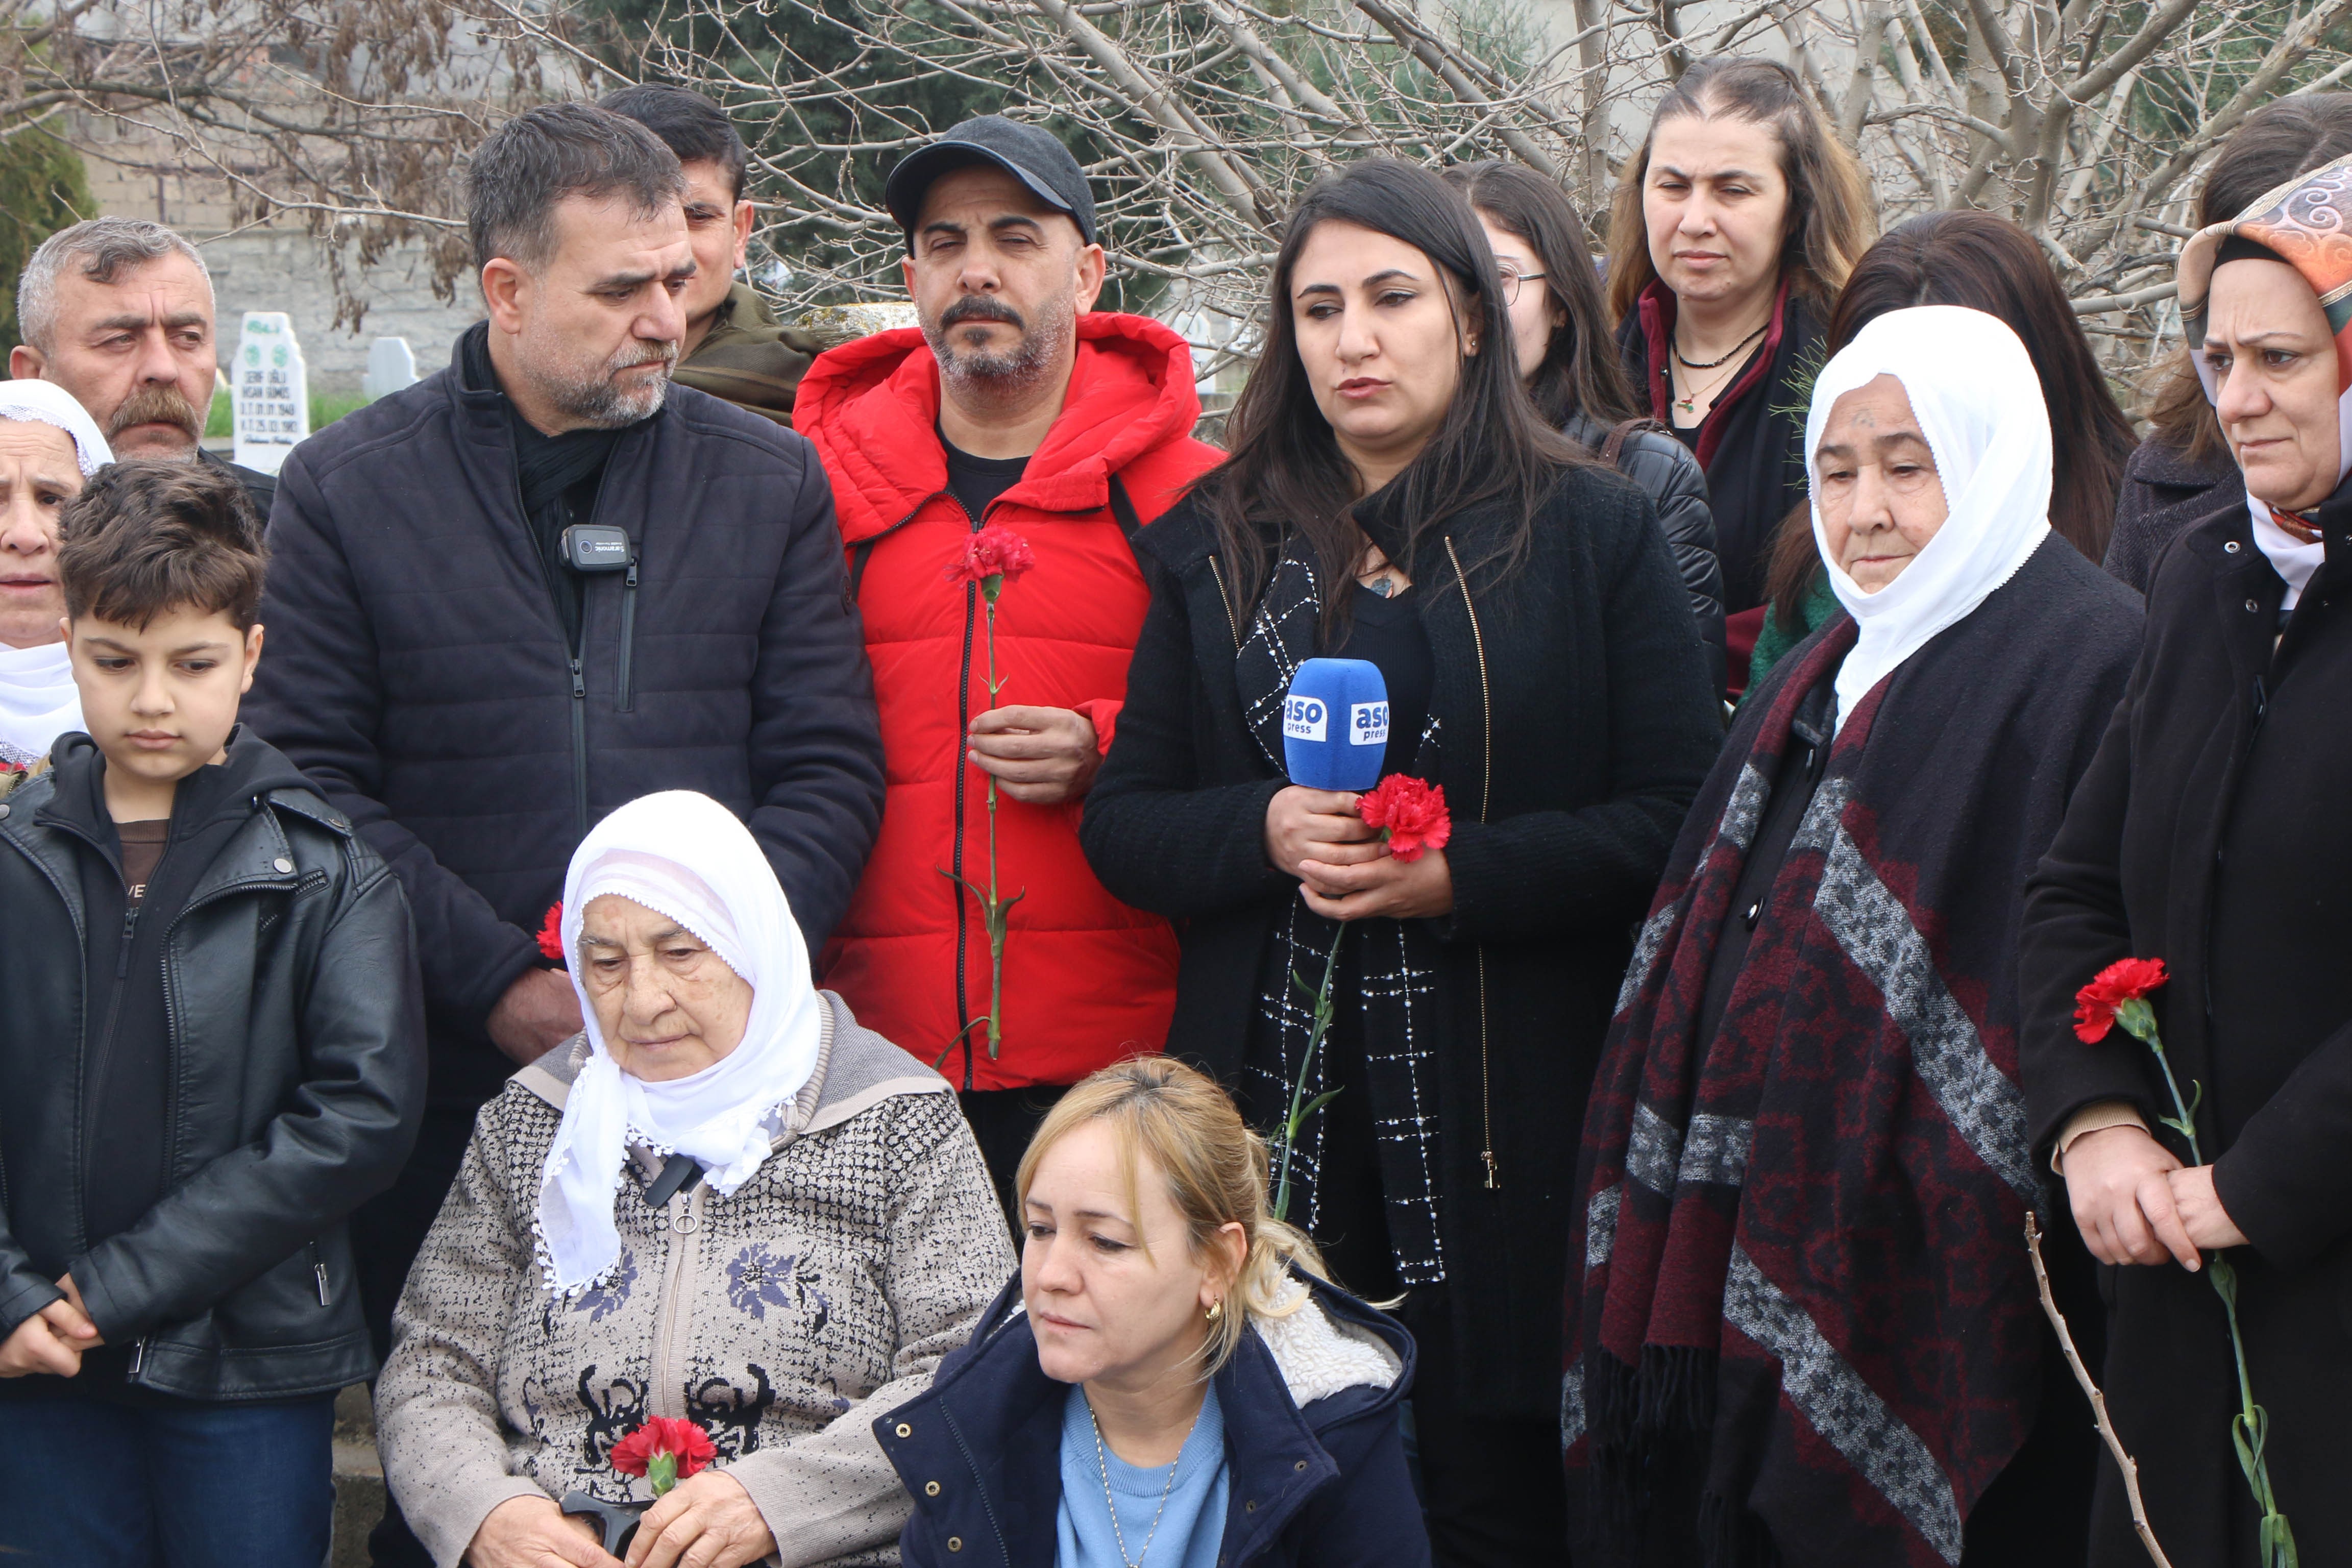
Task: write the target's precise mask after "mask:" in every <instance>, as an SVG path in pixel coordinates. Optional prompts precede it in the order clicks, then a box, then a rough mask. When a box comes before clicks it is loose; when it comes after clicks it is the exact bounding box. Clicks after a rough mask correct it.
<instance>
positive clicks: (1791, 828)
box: [1561, 306, 2140, 1568]
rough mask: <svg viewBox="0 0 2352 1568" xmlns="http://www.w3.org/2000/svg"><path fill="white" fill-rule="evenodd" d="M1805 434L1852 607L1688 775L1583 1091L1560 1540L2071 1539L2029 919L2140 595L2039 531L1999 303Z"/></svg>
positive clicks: (2100, 723) (1868, 364)
mask: <svg viewBox="0 0 2352 1568" xmlns="http://www.w3.org/2000/svg"><path fill="white" fill-rule="evenodd" d="M1805 449H1806V451H1807V453H1808V454H1809V455H1810V457H1811V483H1812V516H1813V531H1814V536H1815V540H1816V542H1817V543H1818V545H1819V547H1820V549H1821V552H1822V561H1823V563H1824V564H1825V566H1826V567H1827V569H1828V574H1829V579H1830V582H1831V584H1832V587H1833V588H1834V589H1835V591H1836V593H1837V596H1838V600H1839V603H1840V605H1841V606H1842V610H1841V613H1840V614H1839V615H1838V616H1835V617H1834V618H1833V619H1832V620H1831V621H1830V623H1829V624H1828V625H1826V626H1823V627H1822V629H1821V630H1819V631H1818V632H1816V633H1814V634H1813V636H1812V637H1810V638H1808V639H1807V640H1806V641H1805V642H1804V643H1802V644H1801V645H1800V646H1799V647H1796V648H1795V649H1793V650H1791V651H1790V654H1789V655H1788V656H1787V657H1786V658H1784V659H1783V660H1782V661H1781V662H1780V664H1779V665H1777V666H1775V667H1774V668H1773V670H1772V672H1771V675H1770V676H1769V678H1768V679H1767V681H1766V683H1765V684H1764V686H1763V687H1762V688H1761V689H1759V692H1758V693H1757V695H1756V696H1755V698H1754V699H1753V700H1751V701H1749V702H1748V705H1747V706H1746V708H1745V709H1743V710H1742V711H1741V713H1740V716H1739V719H1738V722H1737V724H1736V725H1735V726H1734V728H1733V730H1732V733H1731V736H1730V740H1729V742H1728V743H1727V746H1726V748H1725V751H1724V753H1723V756H1722V758H1721V760H1720V761H1719V762H1718V763H1717V766H1716V768H1715V771H1714V773H1713V774H1712V775H1711V776H1710V778H1709V780H1708V784H1707V786H1706V790H1705V791H1704V792H1702V794H1701V795H1700V796H1699V799H1698V801H1697V803H1696V805H1694V806H1693V807H1692V809H1691V814H1690V816H1689V818H1688V819H1687V820H1686V821H1685V824H1684V826H1683V831H1682V836H1681V837H1680V839H1679V841H1678V842H1677V843H1676V845H1675V852H1674V857H1673V859H1672V862H1671V863H1670V865H1669V867H1668V868H1667V872H1666V876H1665V881H1664V886H1663V888H1662V889H1660V891H1659V894H1658V897H1657V900H1656V901H1655V903H1654V905H1653V907H1652V910H1651V914H1650V917H1649V919H1648V921H1647V922H1646V923H1645V924H1644V925H1643V930H1642V933H1641V937H1640V941H1639V943H1638V945H1637V948H1636V951H1635V952H1634V957H1633V965H1632V967H1631V969H1630V970H1629V972H1628V973H1627V975H1626V979H1625V984H1624V988H1623V991H1622V994H1620V996H1619V998H1618V1006H1617V1015H1616V1017H1615V1020H1614V1022H1613V1023H1612V1028H1611V1035H1610V1042H1609V1046H1608V1047H1607V1051H1606V1053H1605V1055H1604V1057H1603V1059H1602V1062H1601V1074H1600V1078H1599V1080H1598V1081H1597V1082H1596V1083H1595V1085H1594V1088H1593V1095H1592V1100H1591V1110H1590V1111H1589V1113H1588V1114H1587V1117H1586V1121H1585V1131H1584V1151H1583V1158H1582V1161H1581V1163H1580V1178H1581V1180H1580V1194H1579V1195H1580V1198H1581V1200H1582V1201H1581V1202H1580V1205H1579V1211H1578V1220H1577V1223H1576V1225H1575V1227H1574V1232H1573V1237H1572V1250H1571V1253H1570V1260H1569V1262H1570V1279H1572V1280H1575V1279H1579V1278H1580V1285H1576V1286H1572V1287H1571V1289H1570V1295H1569V1301H1568V1314H1567V1316H1568V1322H1567V1336H1566V1342H1567V1345H1568V1354H1569V1358H1570V1359H1569V1364H1568V1367H1567V1372H1566V1377H1565V1384H1564V1387H1563V1390H1562V1405H1561V1412H1562V1422H1563V1427H1564V1433H1563V1435H1564V1436H1565V1438H1566V1440H1567V1444H1568V1464H1569V1468H1570V1498H1571V1506H1572V1509H1573V1511H1574V1514H1575V1517H1576V1522H1577V1525H1578V1527H1579V1530H1580V1538H1579V1540H1578V1541H1577V1542H1576V1546H1577V1551H1578V1556H1577V1559H1576V1560H1577V1562H1578V1563H1580V1565H1581V1564H1586V1563H1601V1564H1612V1563H1625V1564H1633V1563H1640V1564H1643V1568H1660V1565H1669V1564H1672V1565H1679V1564H1684V1563H1705V1564H1707V1565H1708V1568H1734V1565H1738V1568H1748V1565H1751V1564H1767V1563H1772V1564H1786V1565H1788V1568H1896V1565H1914V1564H1916V1565H1917V1568H1935V1565H1937V1564H1946V1565H1949V1564H1958V1563H1969V1564H1971V1565H1975V1564H1979V1563H1981V1564H1986V1565H1988V1568H1990V1565H1991V1564H1996V1563H1997V1564H2000V1568H2017V1565H2019V1564H2039V1563H2050V1564H2053V1568H2054V1565H2056V1564H2061V1563H2063V1564H2066V1565H2067V1568H2074V1564H2077V1563H2080V1562H2081V1558H2082V1550H2083V1541H2084V1511H2085V1502H2086V1499H2087V1494H2088V1491H2089V1479H2090V1468H2091V1464H2092V1462H2093V1461H2092V1455H2091V1453H2090V1452H2089V1448H2088V1444H2089V1443H2090V1441H2091V1438H2090V1436H2089V1431H2088V1428H2089V1412H2088V1410H2087V1409H2086V1408H2085V1407H2084V1405H2083V1404H2082V1400H2081V1396H2080V1394H2074V1392H2073V1390H2072V1385H2071V1384H2070V1383H2069V1382H2068V1381H2067V1373H2066V1372H2065V1369H2064V1367H2063V1363H2061V1362H2060V1361H2059V1359H2058V1357H2057V1354H2056V1352H2055V1348H2054V1344H2052V1343H2049V1342H2048V1341H2049V1331H2048V1330H2047V1328H2046V1327H2045V1326H2044V1324H2043V1321H2042V1315H2041V1311H2040V1309H2039V1308H2038V1306H2037V1305H2036V1302H2035V1295H2034V1283H2033V1279H2032V1271H2031V1268H2030V1265H2029V1263H2028V1260H2027V1256H2026V1251H2025V1247H2024V1225H2025V1215H2026V1212H2027V1210H2028V1209H2029V1208H2030V1207H2039V1206H2041V1205H2042V1198H2043V1194H2044V1190H2045V1183H2046V1181H2047V1177H2046V1174H2045V1173H2044V1169H2043V1168H2042V1167H2037V1166H2036V1165H2035V1164H2034V1163H2033V1161H2032V1153H2031V1150H2030V1148H2029V1145H2028V1141H2027V1135H2026V1115H2025V1100H2024V1095H2023V1092H2022V1091H2021V1089H2020V1088H2019V1085H2018V1064H2017V1049H2018V1025H2019V999H2018V988H2017V983H2016V967H2017V941H2018V930H2019V926H2020V922H2021V919H2022V915H2023V909H2022V905H2023V887H2024V883H2025V879H2026V877H2027V876H2028V875H2029V874H2030V873H2031V872H2032V868H2033V867H2034V865H2035V864H2036V862H2038V861H2039V860H2040V859H2041V858H2042V851H2043V850H2044V849H2045V848H2046V847H2048V845H2049V843H2050V839H2051V837H2052V836H2053V834H2054V833H2056V831H2057V829H2058V824H2059V821H2060V819H2061V817H2062V816H2063V813H2064V811H2065V807H2066V800H2067V796H2068V795H2069V794H2070V793H2071V792H2072V789H2073V786H2074V781H2075V780H2076V779H2077V778H2078V777H2079V776H2081V774H2082V773H2083V771H2084V768H2085V767H2087V766H2088V765H2089V763H2090V759H2091V755H2092V752H2093V751H2094V749H2095V746H2096V745H2097V743H2098V737H2099V735H2100V732H2101V731H2102V730H2103V728H2104V726H2105V721H2106V717H2107V715H2108V713H2109V711H2110V710H2112V709H2113V708H2114V706H2115V704H2116V700H2117V699H2118V697H2119V696H2120V695H2121V694H2122V691H2123V688H2124V683H2125V679H2126V675H2127V673H2128V671H2129V668H2130V665H2131V660H2132V658H2133V655H2134V653H2135V651H2136V649H2137V644H2138V635H2139V619H2140V618H2139V613H2138V610H2137V605H2136V603H2135V601H2134V599H2133V596H2132V595H2131V594H2130V592H2129V591H2128V590H2126V589H2124V588H2123V587H2121V586H2120V585H2119V584H2116V583H2115V582H2114V581H2113V580H2112V579H2110V578H2108V577H2107V576H2105V574H2103V573H2101V572H2100V571H2099V570H2098V568H2096V567H2095V566H2094V565H2092V564H2091V563H2089V562H2087V561H2085V560H2084V559H2083V557H2082V556H2081V555H2080V554H2078V553H2077V552H2075V551H2074V549H2073V548H2071V547H2070V546H2069V545H2067V544H2066V543H2065V542H2064V541H2063V540H2062V539H2059V538H2057V537H2056V536H2054V535H2053V533H2052V532H2051V529H2050V525H2049V521H2048V510H2049V502H2050V484H2051V447H2050V426H2049V420H2048V417H2047V416H2046V413H2045V411H2044V408H2043V405H2042V391H2041V384H2040V383H2039V381H2038V379H2037V378H2036V377H2035V375H2034V373H2033V366H2032V361H2031V359H2030V358H2029V357H2028V356H2027V353H2026V351H2025V348H2024V345H2023V344H2021V342H2019V341H2018V339H2017V337H2016V335H2015V334H2014V333H2013V332H2011V331H2010V329H2009V328H2008V327H2007V326H2005V325H2004V324H2003V323H2001V322H2000V321H1999V320H1997V319H1995V318H1994V317H1991V316H1989V315H1985V314H1982V313H1980V312H1979V311H1974V310H1961V309H1958V308H1956V307H1951V306H1927V307H1921V308H1915V309H1911V310H1896V311H1893V312H1890V313H1889V314H1887V315H1885V316H1881V317H1879V318H1878V319H1877V320H1875V321H1872V322H1871V323H1870V324H1869V325H1868V326H1867V327H1865V328H1864V330H1863V331H1861V332H1860V333H1859V334H1858V335H1857V336H1856V337H1855V338H1854V340H1853V342H1852V343H1850V344H1849V345H1848V346H1847V347H1846V348H1845V349H1843V351H1841V352H1840V353H1838V354H1837V355H1836V356H1835V357H1834V358H1832V360H1831V361H1830V362H1829V363H1828V364H1827V365H1826V366H1825V367H1824V368H1823V369H1822V373H1821V375H1820V377H1819V378H1818V380H1817V381H1816V382H1815V384H1814V388H1813V395H1812V404H1811V413H1810V417H1809V419H1808V421H1807V426H1806V442H1805Z"/></svg>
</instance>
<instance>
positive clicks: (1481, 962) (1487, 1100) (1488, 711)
mask: <svg viewBox="0 0 2352 1568" xmlns="http://www.w3.org/2000/svg"><path fill="white" fill-rule="evenodd" d="M1445 558H1446V559H1447V560H1448V561H1451V562H1453V563H1454V586H1455V587H1457V588H1459V589H1461V590H1462V608H1463V609H1464V610H1465V612H1467V613H1468V615H1469V616H1470V645H1471V647H1474V648H1475V649H1477V652H1478V706H1479V717H1480V723H1479V726H1478V742H1479V745H1480V747H1481V748H1482V749H1483V754H1484V765H1483V767H1482V768H1481V770H1480V772H1479V782H1478V820H1479V821H1480V822H1482V823H1483V822H1485V821H1486V813H1487V811H1488V809H1489V808H1490V807H1492V805H1494V800H1495V693H1494V689H1493V688H1492V687H1490V686H1488V685H1487V683H1486V634H1485V633H1483V632H1481V631H1480V630H1479V629H1478V606H1477V605H1476V604H1475V603H1474V602H1473V601H1472V599H1471V597H1470V580H1469V579H1468V578H1467V577H1465V576H1464V575H1463V574H1462V557H1461V556H1460V555H1459V554H1457V553H1455V552H1454V536H1453V535H1452V534H1450V533H1449V534H1447V535H1446V536H1445ZM1473 951H1474V952H1475V954H1476V957H1477V961H1478V1116H1479V1120H1480V1121H1481V1123H1482V1126H1483V1130H1484V1131H1485V1132H1486V1147H1485V1148H1483V1149H1481V1150H1480V1151H1479V1152H1478V1157H1479V1158H1480V1159H1481V1160H1484V1161H1485V1162H1486V1187H1487V1190H1488V1191H1490V1192H1492V1191H1494V1190H1496V1189H1498V1188H1500V1187H1501V1186H1502V1184H1503V1170H1502V1166H1501V1165H1500V1164H1498V1163H1496V1159H1495V1073H1494V1064H1493V1058H1492V1056H1491V1054H1490V1053H1489V1051H1488V1049H1487V1044H1486V947H1485V945H1484V944H1483V943H1482V944H1480V945H1479V946H1478V947H1477V948H1475V949H1474V950H1473Z"/></svg>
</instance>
